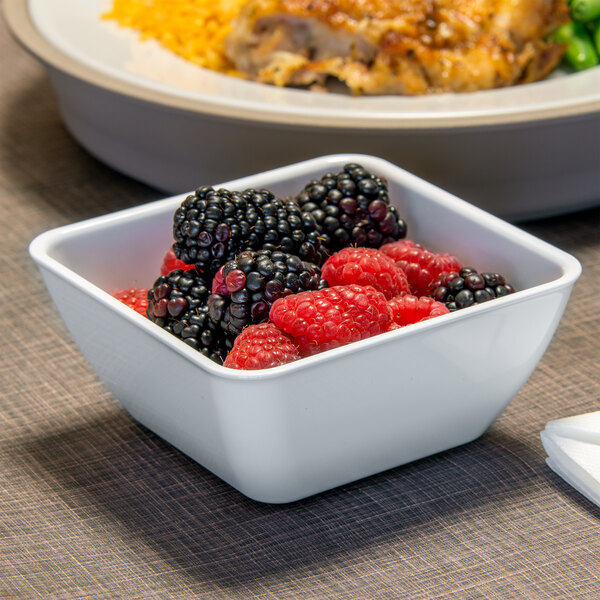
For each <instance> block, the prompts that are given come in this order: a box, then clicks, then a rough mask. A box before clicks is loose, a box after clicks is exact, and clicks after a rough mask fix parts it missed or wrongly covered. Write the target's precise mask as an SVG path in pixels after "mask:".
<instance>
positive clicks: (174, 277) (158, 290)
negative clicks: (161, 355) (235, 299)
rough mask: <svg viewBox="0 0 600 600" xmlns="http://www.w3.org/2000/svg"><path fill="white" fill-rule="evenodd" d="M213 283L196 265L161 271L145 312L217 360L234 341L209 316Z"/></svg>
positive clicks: (167, 329)
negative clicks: (163, 272)
mask: <svg viewBox="0 0 600 600" xmlns="http://www.w3.org/2000/svg"><path fill="white" fill-rule="evenodd" d="M209 295H210V283H209V282H207V281H206V278H205V276H204V275H203V274H202V273H200V271H198V270H197V269H191V270H187V271H185V270H182V269H176V270H174V271H171V272H170V273H169V274H168V275H161V276H160V277H159V278H158V279H157V280H156V281H155V282H154V285H153V286H152V288H150V290H149V291H148V309H147V311H146V316H147V317H148V318H149V319H150V320H151V321H153V322H154V323H156V324H157V325H159V326H160V327H162V328H163V329H164V330H165V331H168V332H169V333H172V334H173V335H175V336H177V337H178V338H180V339H181V340H183V341H184V342H185V343H186V344H188V345H189V346H191V347H192V348H195V349H196V350H198V351H199V352H201V353H202V354H204V356H207V357H208V358H210V359H211V360H213V361H215V362H216V363H219V364H223V360H224V359H225V356H226V355H227V353H228V352H229V350H230V349H231V346H232V343H230V340H228V339H227V337H226V336H225V335H223V333H222V332H221V331H220V330H219V328H218V327H216V326H215V325H214V323H213V322H212V321H211V320H210V319H209V318H208V305H207V300H208V297H209Z"/></svg>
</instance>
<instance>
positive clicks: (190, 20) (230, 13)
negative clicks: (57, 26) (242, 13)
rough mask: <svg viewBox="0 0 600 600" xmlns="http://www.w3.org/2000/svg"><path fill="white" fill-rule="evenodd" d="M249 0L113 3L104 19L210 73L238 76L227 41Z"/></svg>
mask: <svg viewBox="0 0 600 600" xmlns="http://www.w3.org/2000/svg"><path fill="white" fill-rule="evenodd" d="M244 2H245V0H113V5H112V9H111V10H109V11H108V12H106V13H105V14H103V15H102V17H103V18H104V19H108V20H114V21H116V22H117V23H118V24H119V25H121V26H123V27H128V28H130V29H134V30H135V31H138V32H139V33H140V37H141V39H155V40H157V41H158V42H159V43H160V44H161V45H162V46H164V47H165V48H167V49H169V50H171V51H172V52H174V53H175V54H177V55H179V56H181V57H183V58H185V59H187V60H189V61H191V62H193V63H195V64H197V65H200V66H201V67H205V68H207V69H212V70H215V71H221V72H224V73H229V74H237V73H236V72H235V69H234V67H233V65H232V63H231V61H230V60H229V59H228V58H227V56H226V54H225V38H226V37H227V35H228V34H229V31H230V30H231V22H232V20H233V19H234V18H235V17H236V16H237V15H238V13H239V10H240V8H241V6H242V4H244Z"/></svg>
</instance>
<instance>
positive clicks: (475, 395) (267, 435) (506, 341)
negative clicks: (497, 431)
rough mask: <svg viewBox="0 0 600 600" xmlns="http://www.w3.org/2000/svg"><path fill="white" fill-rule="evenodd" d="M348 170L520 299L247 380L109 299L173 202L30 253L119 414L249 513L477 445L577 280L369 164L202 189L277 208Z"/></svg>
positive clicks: (162, 232)
mask: <svg viewBox="0 0 600 600" xmlns="http://www.w3.org/2000/svg"><path fill="white" fill-rule="evenodd" d="M348 162H359V163H362V164H363V166H365V167H366V168H367V169H369V170H370V171H371V172H374V173H376V174H378V175H381V176H383V177H385V178H386V179H387V180H388V183H389V187H390V196H391V201H392V202H393V203H394V205H395V206H396V207H397V209H398V211H399V213H400V215H402V216H403V217H404V218H405V220H406V221H407V223H408V231H409V233H408V237H409V238H410V239H414V240H416V241H419V242H421V243H422V244H424V245H426V246H428V247H430V248H432V249H434V250H438V251H447V252H451V253H453V254H455V255H456V256H458V257H459V258H460V259H462V260H463V262H464V263H465V264H468V265H470V266H473V267H475V268H477V269H478V270H480V271H496V272H500V273H503V274H504V275H506V277H507V279H508V280H509V281H510V282H511V283H512V284H513V285H514V286H515V287H516V288H517V290H518V291H517V292H516V293H514V294H511V295H509V296H505V297H503V298H499V299H496V300H493V301H490V302H487V303H485V304H481V305H478V306H474V307H470V308H468V309H463V310H459V311H456V312H454V313H450V314H447V315H444V316H441V317H437V318H435V319H431V320H429V321H425V322H421V323H417V324H414V325H410V326H408V327H405V328H402V329H400V330H396V331H392V332H388V333H385V334H382V335H379V336H376V337H373V338H370V339H367V340H363V341H361V342H357V343H354V344H349V345H347V346H344V347H341V348H337V349H335V350H330V351H328V352H324V353H322V354H319V355H316V356H312V357H309V358H303V359H301V360H298V361H296V362H294V363H291V364H287V365H282V366H279V367H275V368H272V369H266V370H262V371H251V372H250V371H249V372H243V371H237V370H233V369H228V368H225V367H222V366H220V365H217V364H216V363H213V362H211V361H210V360H209V359H207V358H205V357H204V356H202V355H201V354H200V353H198V352H196V351H195V350H193V349H192V348H190V347H188V346H187V345H186V344H185V343H183V342H181V341H180V340H178V339H177V338H175V337H174V336H172V335H170V334H169V333H167V332H165V331H164V330H162V329H161V328H160V327H158V326H157V325H155V324H154V323H152V322H150V321H149V320H148V319H146V318H145V317H143V316H141V315H139V314H137V313H136V312H135V311H133V310H131V309H130V308H128V307H127V306H125V305H123V304H122V303H120V302H119V301H118V300H116V299H114V298H113V297H112V296H111V295H110V292H111V291H114V290H116V289H119V288H123V287H128V286H131V285H137V286H142V287H149V286H151V285H152V283H153V281H154V280H155V279H156V277H157V275H158V270H159V265H160V263H161V260H162V256H163V255H164V252H165V249H166V248H167V247H168V246H169V245H170V244H171V243H172V237H171V236H172V215H173V212H174V210H175V208H176V207H177V206H178V205H179V203H180V202H181V201H182V200H183V198H184V197H185V194H184V195H179V196H174V197H171V198H167V199H165V200H161V201H158V202H152V203H150V204H146V205H143V206H139V207H135V208H131V209H127V210H123V211H120V212H117V213H113V214H109V215H106V216H101V217H97V218H94V219H90V220H87V221H83V222H80V223H76V224H73V225H67V226H64V227H59V228H57V229H53V230H51V231H48V232H45V233H43V234H41V235H40V236H38V237H37V238H36V239H35V240H33V242H32V243H31V246H30V253H31V256H32V257H33V259H34V260H35V261H36V263H37V264H38V266H39V268H40V271H41V274H42V276H43V279H44V281H45V284H46V286H47V288H48V290H49V293H50V295H51V296H52V298H53V300H54V302H55V304H56V306H57V308H58V311H59V313H60V315H61V316H62V318H63V319H64V321H65V323H66V325H67V327H68V329H69V331H70V333H71V334H72V336H73V338H74V340H75V341H76V342H77V344H78V345H79V347H80V348H81V351H82V352H83V354H84V355H85V356H86V358H87V359H88V361H89V362H90V364H91V365H92V366H93V368H94V369H95V370H96V372H97V373H98V375H99V376H100V378H101V379H102V381H103V382H104V383H105V384H106V386H107V387H108V388H109V389H110V390H111V391H112V393H113V394H114V395H115V396H116V398H117V399H118V400H119V401H120V402H121V403H122V405H123V407H124V408H125V409H126V410H127V411H128V412H129V413H130V414H131V415H132V416H133V417H134V418H135V419H136V420H137V421H139V422H140V423H142V424H144V425H145V426H146V427H148V428H149V429H151V430H152V431H154V432H155V433H156V434H158V435H159V436H161V437H162V438H164V439H165V440H167V441H168V442H170V443H171V444H172V445H173V446H175V447H177V448H178V449H180V450H181V451H182V452H184V453H185V454H187V455H188V456H190V457H191V458H192V459H194V460H196V461H197V462H199V463H200V464H202V465H203V466H204V467H206V468H207V469H209V470H210V471H212V472H213V473H215V474H216V475H218V476H219V477H221V478H222V479H223V480H225V481H226V482H228V483H229V484H231V485H232V486H233V487H235V488H236V489H238V490H239V491H240V492H242V493H243V494H245V495H246V496H248V497H250V498H253V499H255V500H258V501H262V502H270V503H284V502H290V501H294V500H297V499H300V498H304V497H307V496H310V495H312V494H316V493H318V492H321V491H324V490H327V489H330V488H333V487H335V486H339V485H341V484H344V483H347V482H351V481H354V480H357V479H359V478H363V477H366V476H368V475H371V474H374V473H377V472H380V471H383V470H386V469H390V468H392V467H397V466H399V465H402V464H405V463H408V462H410V461H414V460H416V459H419V458H422V457H425V456H428V455H431V454H434V453H437V452H441V451H443V450H446V449H449V448H452V447H455V446H458V445H461V444H465V443H466V442H469V441H472V440H474V439H476V438H477V437H479V436H480V435H481V434H482V433H483V432H485V431H486V429H487V428H488V427H489V426H490V425H491V423H492V422H493V421H494V420H495V419H496V417H497V416H498V415H499V414H500V413H501V412H502V411H503V410H504V408H505V407H506V406H507V405H508V403H509V402H510V401H511V399H512V398H513V397H514V396H515V395H516V394H517V392H518V391H519V389H520V388H521V386H522V385H523V384H524V383H525V382H526V381H527V379H528V377H529V376H530V375H531V373H532V372H533V370H534V369H535V368H536V365H537V363H538V362H539V360H540V358H541V357H542V355H543V353H544V351H545V349H546V347H547V346H548V344H549V342H550V340H551V338H552V336H553V334H554V332H555V330H556V327H557V326H558V323H559V320H560V318H561V316H562V314H563V311H564V309H565V306H566V304H567V301H568V298H569V295H570V292H571V289H572V287H573V285H574V283H575V281H576V279H577V278H578V277H579V274H580V270H581V268H580V265H579V262H578V261H577V260H576V259H575V258H573V257H572V256H570V255H568V254H566V253H564V252H563V251H561V250H559V249H557V248H555V247H552V246H550V245H548V244H547V243H545V242H543V241H541V240H539V239H537V238H535V237H533V236H531V235H529V234H527V233H525V232H523V231H522V230H520V229H518V228H517V227H515V226H514V225H511V224H509V223H507V222H505V221H502V220H500V219H499V218H497V217H495V216H492V215H491V214H489V213H487V212H485V211H483V210H482V209H480V208H477V207H475V206H473V205H471V204H468V203H467V202H464V201H462V200H460V199H459V198H457V197H455V196H453V195H451V194H450V193H448V192H446V191H444V190H442V189H440V188H438V187H436V186H434V185H432V184H430V183H428V182H426V181H424V180H422V179H420V178H418V177H416V176H415V175H412V174H411V173H408V172H406V171H405V170H403V169H401V168H399V167H397V166H395V165H393V164H391V163H389V162H387V161H385V160H382V159H380V158H377V157H373V156H366V155H354V154H352V155H348V154H342V155H331V156H324V157H319V158H315V159H312V160H308V161H304V162H300V163H297V164H293V165H290V166H286V167H281V168H278V169H275V170H272V171H267V172H263V173H260V174H257V175H253V176H249V177H245V178H243V179H238V180H235V181H229V182H225V183H222V184H219V183H217V182H207V181H202V182H200V181H199V182H198V184H199V185H200V184H202V185H203V184H206V183H210V184H213V185H215V186H219V187H227V188H229V189H246V188H249V187H266V188H269V189H271V190H272V191H273V192H274V193H275V194H277V195H279V196H286V195H292V194H295V193H297V192H298V191H299V190H300V189H301V188H302V187H303V186H304V184H305V183H307V182H308V181H309V180H310V179H313V178H315V177H320V176H321V175H322V174H324V173H325V172H327V171H331V170H336V169H338V168H341V167H342V166H343V165H344V164H345V163H348ZM401 476H402V472H401V471H399V472H398V477H401Z"/></svg>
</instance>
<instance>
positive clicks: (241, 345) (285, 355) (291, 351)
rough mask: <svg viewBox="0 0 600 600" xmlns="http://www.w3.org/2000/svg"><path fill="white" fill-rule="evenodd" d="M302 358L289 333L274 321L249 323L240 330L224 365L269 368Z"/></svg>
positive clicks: (244, 367) (241, 367)
mask: <svg viewBox="0 0 600 600" xmlns="http://www.w3.org/2000/svg"><path fill="white" fill-rule="evenodd" d="M298 358H300V355H299V353H298V348H297V347H296V346H295V345H294V343H293V342H292V340H291V339H290V337H289V336H288V335H287V334H285V333H284V332H283V331H281V329H279V327H277V326H275V325H273V323H260V324H257V325H248V327H246V328H245V329H244V330H243V331H242V333H240V334H239V335H238V336H237V337H236V338H235V342H234V344H233V348H232V349H231V351H230V352H229V354H228V355H227V358H226V359H225V362H224V363H223V366H225V367H230V368H232V369H269V368H270V367H276V366H278V365H283V364H286V363H289V362H292V361H294V360H297V359H298Z"/></svg>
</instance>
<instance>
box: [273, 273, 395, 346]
mask: <svg viewBox="0 0 600 600" xmlns="http://www.w3.org/2000/svg"><path fill="white" fill-rule="evenodd" d="M269 318H270V320H271V321H272V322H273V323H275V325H277V326H278V327H279V328H281V329H283V331H285V332H286V333H288V334H289V335H290V336H291V337H292V339H293V341H294V342H295V343H296V345H297V346H298V348H299V350H300V355H301V356H310V355H312V354H316V353H317V352H322V351H324V350H329V349H331V348H337V347H338V346H343V345H345V344H349V343H350V342H356V341H358V340H362V339H364V338H367V337H370V336H373V335H377V334H379V333H382V332H384V331H387V329H388V326H389V324H390V320H391V317H390V309H389V307H388V305H387V300H386V298H385V296H384V295H383V294H382V293H381V292H380V291H378V290H376V289H374V288H372V287H370V286H360V285H356V284H350V285H338V286H334V287H330V288H324V289H320V290H315V291H307V292H300V293H299V294H292V295H290V296H285V297H284V298H280V299H278V300H276V301H275V302H274V303H273V306H272V307H271V311H270V313H269Z"/></svg>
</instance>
